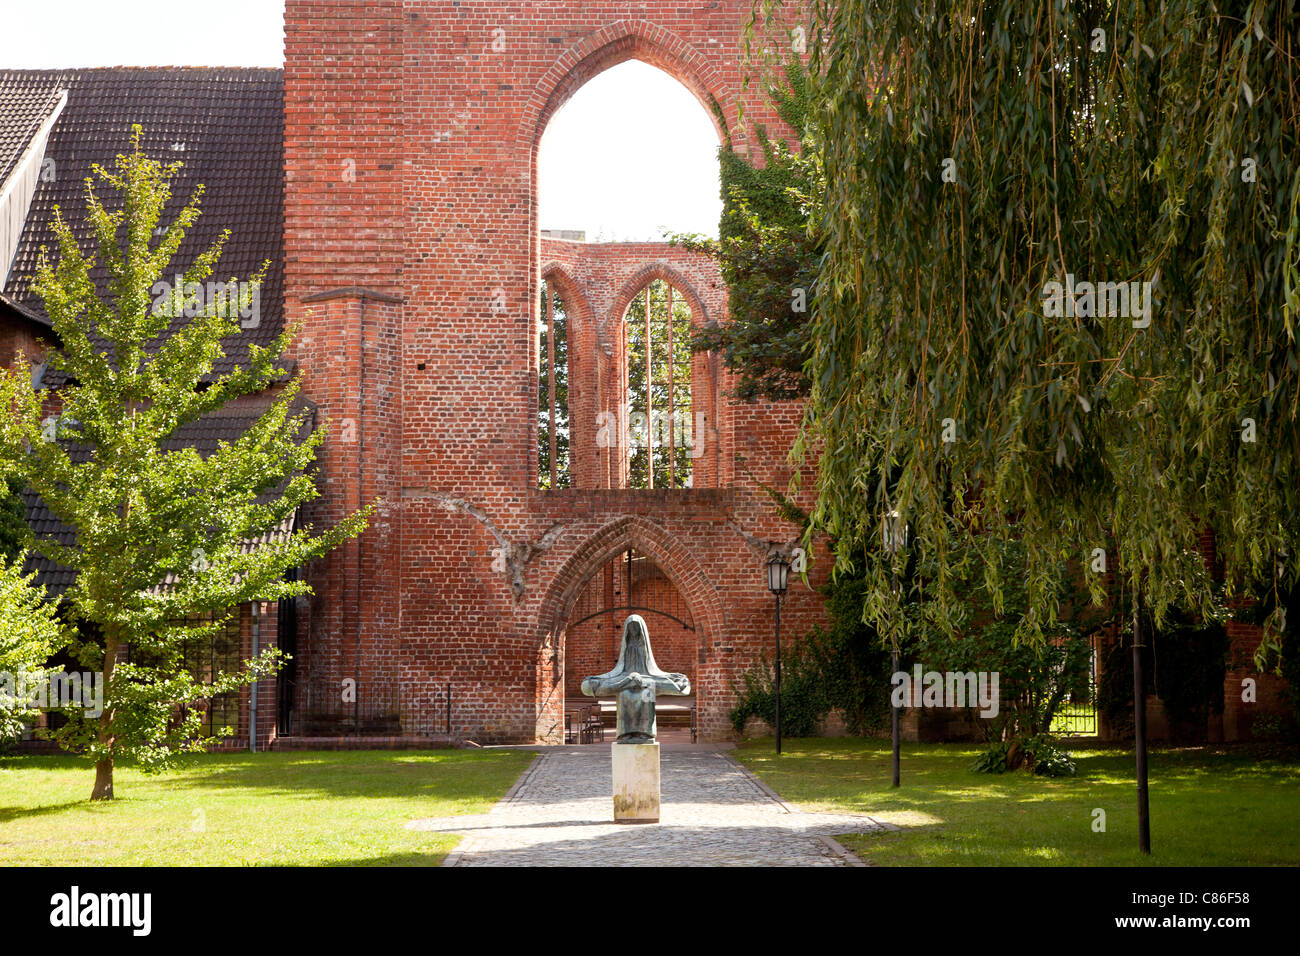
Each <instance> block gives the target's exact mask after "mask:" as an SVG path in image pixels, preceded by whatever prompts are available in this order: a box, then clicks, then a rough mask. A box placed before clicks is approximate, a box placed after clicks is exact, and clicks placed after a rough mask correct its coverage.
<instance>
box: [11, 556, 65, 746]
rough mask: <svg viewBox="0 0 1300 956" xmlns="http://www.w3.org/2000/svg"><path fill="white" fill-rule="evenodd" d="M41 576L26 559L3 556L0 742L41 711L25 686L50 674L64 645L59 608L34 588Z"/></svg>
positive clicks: (13, 735) (40, 589) (16, 733)
mask: <svg viewBox="0 0 1300 956" xmlns="http://www.w3.org/2000/svg"><path fill="white" fill-rule="evenodd" d="M35 577H36V575H35V574H34V573H33V574H28V575H26V576H24V575H23V573H22V562H21V561H20V560H16V559H12V558H7V557H5V556H0V743H5V742H7V741H10V740H13V739H15V738H16V737H18V735H19V734H21V733H22V730H23V725H24V723H25V722H26V721H29V720H31V719H32V718H34V717H35V716H36V715H37V711H36V710H35V709H34V708H33V707H32V706H30V698H29V697H28V696H27V694H26V693H25V692H24V685H25V686H26V687H27V688H28V689H30V688H32V687H33V686H34V685H35V684H36V683H38V682H39V681H41V680H43V679H44V678H45V675H46V668H45V664H46V662H47V661H48V660H49V658H50V657H51V655H53V654H54V653H55V651H57V650H58V649H59V648H60V647H61V646H62V643H63V635H62V629H61V627H60V624H59V621H58V619H57V617H56V616H55V612H56V608H55V606H54V605H53V604H50V603H47V602H46V601H45V591H44V589H42V588H38V587H34V586H33V579H34V578H35Z"/></svg>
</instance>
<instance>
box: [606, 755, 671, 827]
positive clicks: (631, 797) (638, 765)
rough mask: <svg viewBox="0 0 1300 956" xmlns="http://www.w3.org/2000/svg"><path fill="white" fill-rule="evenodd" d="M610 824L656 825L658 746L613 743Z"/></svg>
mask: <svg viewBox="0 0 1300 956" xmlns="http://www.w3.org/2000/svg"><path fill="white" fill-rule="evenodd" d="M609 749H610V751H611V753H612V754H613V760H614V822H615V823H658V822H659V744H657V743H653V744H614V745H613V746H611V747H610V748H609Z"/></svg>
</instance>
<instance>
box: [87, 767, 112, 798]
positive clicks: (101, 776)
mask: <svg viewBox="0 0 1300 956" xmlns="http://www.w3.org/2000/svg"><path fill="white" fill-rule="evenodd" d="M90 799H91V800H112V799H113V758H112V757H105V758H104V759H103V760H101V761H100V762H99V763H97V764H95V789H94V790H92V791H91V793H90Z"/></svg>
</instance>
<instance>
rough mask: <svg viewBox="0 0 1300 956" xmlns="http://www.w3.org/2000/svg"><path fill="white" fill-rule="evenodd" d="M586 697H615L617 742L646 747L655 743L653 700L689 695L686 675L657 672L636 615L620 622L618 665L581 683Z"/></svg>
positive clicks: (647, 634) (646, 634)
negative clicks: (662, 696)
mask: <svg viewBox="0 0 1300 956" xmlns="http://www.w3.org/2000/svg"><path fill="white" fill-rule="evenodd" d="M582 692H583V693H584V694H586V695H587V696H588V697H607V696H609V695H611V694H617V695H618V742H619V743H620V744H648V743H654V741H655V697H656V695H658V694H664V695H665V696H670V697H683V696H685V695H687V694H689V693H690V692H691V681H690V678H688V677H687V676H686V675H685V674H669V673H667V672H665V671H661V670H660V669H659V665H657V664H656V663H655V656H654V652H652V651H651V650H650V632H649V631H648V630H647V629H646V625H645V620H644V619H643V618H642V617H641V616H640V615H639V614H632V615H630V616H629V617H628V619H627V620H626V621H624V622H623V643H622V645H621V646H620V647H619V651H618V663H617V664H615V665H614V669H613V670H612V671H609V672H607V673H604V674H596V675H595V676H594V677H588V678H587V679H586V680H584V681H583V682H582Z"/></svg>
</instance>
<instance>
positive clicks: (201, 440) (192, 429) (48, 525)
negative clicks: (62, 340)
mask: <svg viewBox="0 0 1300 956" xmlns="http://www.w3.org/2000/svg"><path fill="white" fill-rule="evenodd" d="M272 401H273V398H272V396H271V395H269V394H267V393H262V394H259V395H250V396H244V397H242V398H238V399H235V400H234V401H232V402H230V403H229V404H228V405H227V406H225V407H224V408H221V409H218V410H217V411H215V412H212V413H211V414H208V415H205V416H203V417H202V418H200V419H199V420H198V421H196V422H191V423H190V424H188V425H184V426H182V427H181V428H179V429H177V431H176V434H175V435H173V436H172V438H171V439H170V440H169V441H167V442H166V443H165V444H164V446H163V447H164V448H165V449H167V450H169V451H175V450H179V449H181V448H196V449H198V451H199V453H200V454H201V455H203V456H205V457H206V456H207V455H210V454H212V453H213V452H214V451H216V450H217V446H218V445H219V444H220V443H222V442H227V443H229V442H233V441H235V440H236V439H237V438H238V437H239V436H240V435H242V434H243V433H244V432H245V431H247V430H248V428H249V427H250V426H251V425H252V424H253V423H254V422H255V421H257V419H258V418H259V417H260V416H261V415H262V413H263V412H265V411H266V409H267V408H268V407H270V404H271V402H272ZM293 407H294V408H295V409H300V408H305V409H306V410H307V419H306V424H305V425H304V427H303V431H302V434H301V436H300V437H301V438H302V439H303V440H305V439H306V438H307V436H308V435H310V434H311V432H312V430H313V428H314V427H315V422H316V407H315V406H314V405H313V404H312V403H311V402H309V401H307V400H306V399H303V398H299V399H297V400H295V402H294V405H293ZM70 452H71V456H72V460H73V461H75V462H82V461H85V460H87V459H88V458H89V453H88V452H87V451H85V450H84V449H79V448H77V447H75V446H74V447H72V448H70ZM286 484H287V482H283V483H281V485H280V487H278V488H276V489H274V490H272V491H269V492H266V493H265V494H263V495H260V496H259V497H258V500H259V501H261V502H263V503H265V502H268V501H271V500H274V497H275V496H276V495H278V494H281V493H283V491H284V487H285V485H286ZM23 500H24V502H25V504H26V505H27V523H28V524H29V525H30V526H31V529H32V534H34V535H35V536H36V537H37V538H38V539H40V538H46V539H53V540H55V541H58V542H59V543H61V544H65V545H71V544H74V543H75V542H76V535H75V533H74V532H73V530H72V529H71V528H69V527H68V526H67V525H65V524H64V523H63V522H62V521H60V520H59V519H58V518H56V517H55V516H54V515H53V514H52V513H51V512H50V509H49V507H48V506H47V505H46V504H45V502H44V501H42V500H41V499H40V497H39V496H37V495H36V494H35V493H34V492H33V491H32V490H31V489H30V488H29V489H27V490H26V491H25V492H24V493H23ZM292 530H293V521H292V519H290V520H289V521H286V522H285V524H284V525H282V526H281V527H279V528H277V529H275V530H274V531H271V532H269V533H268V534H265V535H263V536H262V537H260V538H258V539H257V540H256V541H249V542H246V543H245V547H244V550H245V551H249V550H251V549H252V548H254V547H256V546H258V545H260V544H265V543H269V542H271V541H273V540H278V539H282V538H283V537H284V536H286V535H288V534H289V533H291V532H292ZM27 571H28V572H31V571H36V572H38V577H37V581H36V583H37V584H38V585H41V586H43V587H45V588H46V592H47V595H48V596H49V597H50V598H57V597H59V596H61V595H62V594H63V592H65V591H66V590H67V589H68V588H69V587H71V586H72V584H73V582H74V581H75V580H76V573H75V572H74V571H72V570H70V569H68V568H65V567H62V566H60V565H57V564H55V563H54V562H52V561H50V560H49V559H48V558H46V557H45V556H44V555H43V554H41V553H40V552H38V551H35V550H33V552H32V554H31V555H30V556H29V558H28V560H27ZM164 583H170V582H164Z"/></svg>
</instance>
